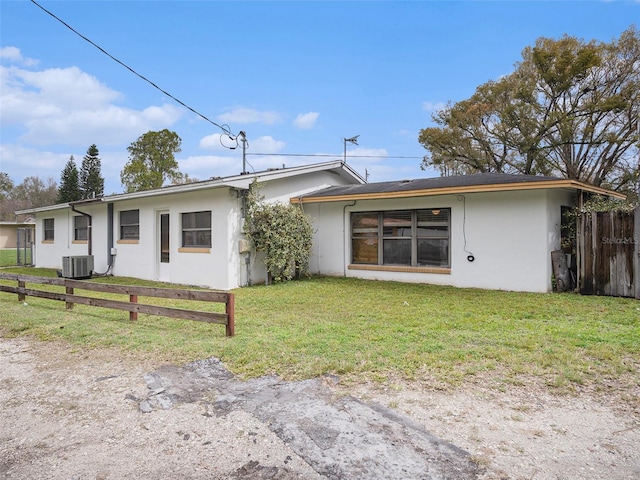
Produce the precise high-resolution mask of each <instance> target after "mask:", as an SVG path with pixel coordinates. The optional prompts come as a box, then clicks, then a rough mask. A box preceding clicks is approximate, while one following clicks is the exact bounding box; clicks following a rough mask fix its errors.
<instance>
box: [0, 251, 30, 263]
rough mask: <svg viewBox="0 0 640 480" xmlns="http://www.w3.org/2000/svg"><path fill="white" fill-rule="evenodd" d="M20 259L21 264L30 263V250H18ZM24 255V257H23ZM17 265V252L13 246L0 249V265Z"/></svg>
mask: <svg viewBox="0 0 640 480" xmlns="http://www.w3.org/2000/svg"><path fill="white" fill-rule="evenodd" d="M20 255H21V256H22V258H21V259H20V260H21V262H22V263H23V264H25V263H26V264H29V263H31V252H30V251H26V252H25V250H24V249H22V250H20ZM25 255H26V258H25ZM15 265H18V253H17V250H16V249H15V248H2V249H0V267H12V266H15Z"/></svg>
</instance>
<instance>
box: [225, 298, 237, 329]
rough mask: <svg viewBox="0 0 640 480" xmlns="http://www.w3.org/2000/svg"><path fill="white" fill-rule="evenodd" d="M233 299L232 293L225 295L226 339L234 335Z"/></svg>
mask: <svg viewBox="0 0 640 480" xmlns="http://www.w3.org/2000/svg"><path fill="white" fill-rule="evenodd" d="M234 312H235V299H234V295H233V293H229V294H227V331H226V334H227V337H233V336H234V335H235V333H236V320H235V317H234Z"/></svg>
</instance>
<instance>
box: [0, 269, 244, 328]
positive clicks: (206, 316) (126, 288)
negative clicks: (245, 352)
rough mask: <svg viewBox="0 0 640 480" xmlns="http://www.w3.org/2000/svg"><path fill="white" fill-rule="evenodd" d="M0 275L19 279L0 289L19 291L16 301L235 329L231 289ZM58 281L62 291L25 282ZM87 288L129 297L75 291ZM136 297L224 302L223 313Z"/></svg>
mask: <svg viewBox="0 0 640 480" xmlns="http://www.w3.org/2000/svg"><path fill="white" fill-rule="evenodd" d="M0 279H2V280H13V281H16V282H18V286H17V287H12V286H7V285H0V291H1V292H9V293H16V294H18V301H24V300H25V298H26V297H27V296H30V297H39V298H48V299H50V300H60V301H63V302H65V303H66V307H67V309H72V308H73V306H74V305H75V304H76V303H79V304H82V305H90V306H93V307H103V308H111V309H115V310H125V311H128V312H129V319H130V320H137V318H138V313H146V314H149V315H160V316H163V317H171V318H181V319H187V320H195V321H198V322H207V323H217V324H221V325H225V326H226V335H227V336H228V337H231V336H233V335H234V333H235V320H234V296H233V293H226V292H213V291H209V290H188V289H174V288H156V287H139V286H131V285H110V284H106V283H93V282H86V281H81V280H71V279H68V278H49V277H36V276H31V275H19V274H11V273H0ZM27 282H28V283H36V284H40V285H57V286H61V287H64V288H65V292H64V293H59V292H50V291H44V290H34V289H31V288H27V286H26V284H27ZM76 289H78V290H89V291H93V292H103V293H112V294H121V295H128V296H129V301H128V302H126V301H120V300H110V299H104V298H95V297H87V296H81V295H76V293H75V290H76ZM138 297H156V298H169V299H175V300H196V301H201V302H216V303H224V304H225V313H212V312H202V311H195V310H187V309H182V308H173V307H160V306H156V305H146V304H141V303H138Z"/></svg>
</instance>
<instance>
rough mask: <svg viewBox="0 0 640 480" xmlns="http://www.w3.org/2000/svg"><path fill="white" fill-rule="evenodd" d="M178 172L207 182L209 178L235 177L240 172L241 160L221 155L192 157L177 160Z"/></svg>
mask: <svg viewBox="0 0 640 480" xmlns="http://www.w3.org/2000/svg"><path fill="white" fill-rule="evenodd" d="M179 165H180V171H181V172H183V173H187V174H188V175H189V176H190V177H192V178H197V179H199V180H208V179H209V178H211V177H226V176H229V175H237V174H239V173H240V172H241V170H242V158H241V157H236V156H231V155H230V156H222V155H194V156H190V157H187V158H185V159H181V160H179Z"/></svg>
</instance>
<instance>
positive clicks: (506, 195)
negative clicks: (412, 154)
mask: <svg viewBox="0 0 640 480" xmlns="http://www.w3.org/2000/svg"><path fill="white" fill-rule="evenodd" d="M570 199H571V195H570V194H569V193H565V192H553V191H546V190H523V191H516V192H496V193H473V194H467V195H464V196H460V195H442V196H431V197H421V198H409V199H398V200H361V201H357V202H356V204H355V205H353V206H351V204H352V203H353V202H334V203H324V204H315V205H306V206H305V210H306V211H307V212H309V213H310V214H311V215H312V217H313V218H314V222H315V227H316V230H317V233H316V237H317V238H316V243H315V245H314V258H313V261H312V265H313V267H314V268H315V270H314V271H315V272H316V273H320V274H326V275H346V276H351V277H359V278H367V279H377V280H395V281H403V282H418V283H433V284H442V285H453V286H457V287H475V288H486V289H498V290H514V291H531V292H548V291H550V290H551V259H550V252H551V251H552V250H555V249H557V248H558V247H559V244H560V206H561V205H563V204H564V205H571V200H570ZM465 203H466V212H465ZM418 208H427V209H430V208H433V209H436V208H440V209H442V208H450V209H451V233H450V248H451V251H450V258H451V273H450V274H443V273H418V272H393V271H375V270H373V271H371V270H355V269H354V270H351V269H348V268H346V266H347V265H348V263H350V259H351V237H350V235H351V232H350V223H349V215H350V213H351V212H358V211H380V210H401V209H418ZM343 210H344V212H345V213H344V215H343ZM343 225H344V227H343ZM343 228H344V233H343ZM465 233H466V241H467V243H466V250H468V251H469V252H472V253H473V255H474V257H475V260H474V261H473V262H469V261H468V260H467V256H468V255H469V253H467V252H466V251H465V239H464V237H465ZM343 259H344V260H343Z"/></svg>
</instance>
